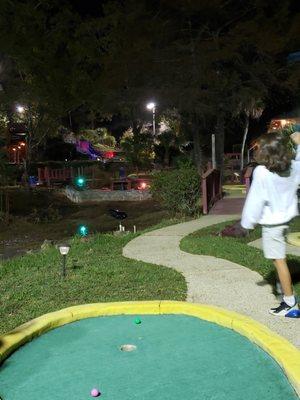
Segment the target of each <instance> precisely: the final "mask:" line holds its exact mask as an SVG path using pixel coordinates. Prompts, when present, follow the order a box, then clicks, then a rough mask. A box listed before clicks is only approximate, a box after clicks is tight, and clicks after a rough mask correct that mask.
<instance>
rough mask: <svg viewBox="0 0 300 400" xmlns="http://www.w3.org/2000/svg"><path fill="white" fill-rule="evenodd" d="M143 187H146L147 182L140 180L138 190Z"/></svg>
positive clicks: (143, 188)
mask: <svg viewBox="0 0 300 400" xmlns="http://www.w3.org/2000/svg"><path fill="white" fill-rule="evenodd" d="M145 189H147V183H146V182H141V183H140V185H139V187H138V190H145Z"/></svg>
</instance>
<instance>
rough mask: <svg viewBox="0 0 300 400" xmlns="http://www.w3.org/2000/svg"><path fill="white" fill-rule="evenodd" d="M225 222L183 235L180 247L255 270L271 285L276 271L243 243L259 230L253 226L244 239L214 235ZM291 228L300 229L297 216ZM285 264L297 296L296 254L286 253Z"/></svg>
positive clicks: (299, 272) (299, 259)
mask: <svg viewBox="0 0 300 400" xmlns="http://www.w3.org/2000/svg"><path fill="white" fill-rule="evenodd" d="M232 222H234V221H232ZM229 224H230V222H226V223H222V224H218V225H213V226H210V227H207V228H205V229H201V230H199V231H197V232H194V233H192V234H191V235H189V236H186V237H185V238H183V239H182V241H181V244H180V246H181V249H182V250H184V251H186V252H188V253H193V254H203V255H210V256H215V257H219V258H224V259H225V260H229V261H233V262H236V263H238V264H241V265H243V266H245V267H248V268H250V269H252V270H254V271H257V272H258V273H260V274H261V275H262V276H263V278H264V279H265V280H266V281H268V282H269V283H271V284H274V282H275V279H276V274H275V270H274V267H273V263H272V261H270V260H266V259H265V258H264V256H263V253H262V251H261V250H258V249H256V248H253V247H251V246H248V245H247V243H249V242H252V241H253V240H256V239H258V238H259V237H261V229H260V228H259V227H258V228H256V229H255V230H253V231H251V232H250V234H249V236H247V237H246V238H230V237H220V236H218V233H219V232H220V231H221V230H222V229H223V228H224V227H225V226H227V225H229ZM291 230H292V231H297V232H298V231H300V217H297V218H296V219H295V220H294V221H293V223H292V224H291ZM288 264H289V267H290V269H291V273H292V276H293V281H294V289H295V292H296V293H297V295H298V296H299V297H300V257H296V256H288Z"/></svg>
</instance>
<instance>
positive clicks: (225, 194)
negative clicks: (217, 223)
mask: <svg viewBox="0 0 300 400" xmlns="http://www.w3.org/2000/svg"><path fill="white" fill-rule="evenodd" d="M252 172H253V167H248V168H247V169H246V172H245V175H244V177H243V180H244V184H243V185H225V186H222V185H221V177H220V171H218V170H216V169H212V168H210V169H208V171H206V172H205V173H204V174H203V176H202V206H203V214H208V213H209V214H213V215H230V214H232V215H234V214H241V212H242V209H243V206H244V203H245V198H246V194H247V193H248V190H249V188H250V184H251V176H252Z"/></svg>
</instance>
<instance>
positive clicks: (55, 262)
mask: <svg viewBox="0 0 300 400" xmlns="http://www.w3.org/2000/svg"><path fill="white" fill-rule="evenodd" d="M134 237H135V235H134V234H128V235H126V236H123V237H117V236H114V235H112V234H95V235H93V236H90V237H89V238H88V240H87V241H83V239H80V238H77V237H75V238H74V239H72V241H71V250H70V253H69V256H68V263H67V267H68V274H67V278H66V279H65V280H64V279H62V277H61V275H60V272H61V271H60V269H61V258H60V255H59V254H58V250H57V249H56V248H55V247H52V248H49V249H47V250H44V251H43V252H39V253H34V254H26V255H25V256H23V257H18V258H14V259H11V260H8V261H5V262H3V263H2V264H0V293H1V301H0V303H1V304H0V321H1V326H0V334H3V333H5V332H7V331H9V330H11V329H12V328H14V327H16V326H18V325H20V324H21V323H23V322H25V321H28V320H30V319H32V318H35V317H37V316H40V315H42V314H44V313H48V312H51V311H55V310H59V309H61V308H64V307H68V306H72V305H76V304H83V303H95V302H108V301H122V300H124V301H126V300H128V301H129V300H160V299H161V300H163V299H171V300H185V298H186V291H187V287H186V283H185V280H184V278H183V276H182V275H181V274H180V273H178V272H176V271H174V270H172V269H170V268H167V267H160V266H155V265H150V264H146V263H143V262H139V261H134V260H129V259H127V258H124V257H123V256H122V248H123V247H124V245H125V244H126V243H127V242H128V241H130V240H131V239H133V238H134Z"/></svg>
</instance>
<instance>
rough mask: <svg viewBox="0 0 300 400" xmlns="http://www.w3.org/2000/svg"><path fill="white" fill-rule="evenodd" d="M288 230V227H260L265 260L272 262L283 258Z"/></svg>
mask: <svg viewBox="0 0 300 400" xmlns="http://www.w3.org/2000/svg"><path fill="white" fill-rule="evenodd" d="M288 229H289V226H288V225H280V226H263V227H262V244H263V251H264V256H265V257H266V258H269V259H272V260H279V259H283V258H285V256H286V235H287V232H288Z"/></svg>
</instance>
